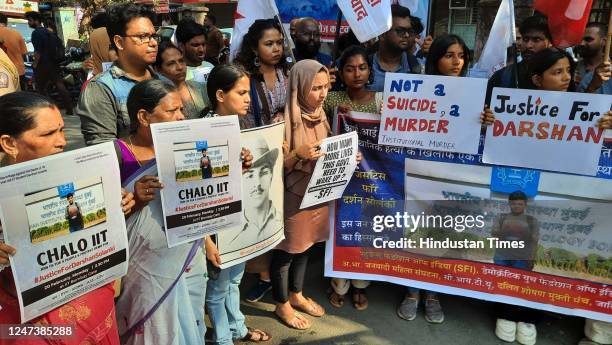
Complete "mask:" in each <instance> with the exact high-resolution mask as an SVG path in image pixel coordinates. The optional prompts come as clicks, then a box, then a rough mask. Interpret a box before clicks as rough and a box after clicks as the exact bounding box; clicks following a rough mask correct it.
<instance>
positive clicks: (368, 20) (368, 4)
mask: <svg viewBox="0 0 612 345" xmlns="http://www.w3.org/2000/svg"><path fill="white" fill-rule="evenodd" d="M338 6H339V7H340V10H342V14H344V17H345V18H346V21H347V22H348V23H349V25H350V27H351V30H352V31H353V32H354V33H355V36H356V37H357V39H358V40H359V42H366V41H368V40H370V39H372V38H374V37H378V36H379V35H382V34H383V33H385V32H387V31H389V29H391V0H338Z"/></svg>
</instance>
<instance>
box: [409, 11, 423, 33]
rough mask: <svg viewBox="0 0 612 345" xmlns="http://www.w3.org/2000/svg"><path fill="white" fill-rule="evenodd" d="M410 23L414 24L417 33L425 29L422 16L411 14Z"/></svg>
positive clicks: (413, 27)
mask: <svg viewBox="0 0 612 345" xmlns="http://www.w3.org/2000/svg"><path fill="white" fill-rule="evenodd" d="M410 25H412V29H413V30H414V32H415V33H416V34H417V35H420V34H421V32H423V30H425V27H424V26H423V22H422V21H421V18H419V17H415V16H410Z"/></svg>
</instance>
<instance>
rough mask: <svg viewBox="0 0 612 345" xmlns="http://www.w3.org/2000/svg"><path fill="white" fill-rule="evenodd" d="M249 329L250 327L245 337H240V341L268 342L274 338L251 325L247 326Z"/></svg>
mask: <svg viewBox="0 0 612 345" xmlns="http://www.w3.org/2000/svg"><path fill="white" fill-rule="evenodd" d="M247 329H248V332H247V334H246V335H245V336H244V338H242V339H240V341H248V342H253V343H260V342H266V341H269V340H270V339H272V336H270V335H269V334H268V333H266V332H264V331H262V330H261V329H257V328H250V327H247Z"/></svg>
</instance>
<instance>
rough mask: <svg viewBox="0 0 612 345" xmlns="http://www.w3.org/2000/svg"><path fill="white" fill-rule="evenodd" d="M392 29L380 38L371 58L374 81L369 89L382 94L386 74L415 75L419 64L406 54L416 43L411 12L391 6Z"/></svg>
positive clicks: (412, 56) (401, 7)
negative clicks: (376, 49)
mask: <svg viewBox="0 0 612 345" xmlns="http://www.w3.org/2000/svg"><path fill="white" fill-rule="evenodd" d="M391 17H392V24H391V29H389V31H387V32H385V33H384V34H382V35H381V36H380V40H379V45H378V51H377V52H376V53H374V55H373V56H371V59H372V71H373V72H374V81H373V82H372V84H370V86H369V87H368V88H369V89H370V90H372V91H377V92H382V91H383V89H384V86H385V73H387V72H391V73H414V72H415V69H416V68H418V66H419V63H418V61H417V59H416V58H415V57H414V55H411V54H408V53H406V51H407V50H409V48H410V46H411V44H413V43H414V39H415V36H416V34H417V33H416V32H415V30H414V28H413V27H412V22H411V20H410V10H409V9H408V8H406V7H403V6H400V5H391Z"/></svg>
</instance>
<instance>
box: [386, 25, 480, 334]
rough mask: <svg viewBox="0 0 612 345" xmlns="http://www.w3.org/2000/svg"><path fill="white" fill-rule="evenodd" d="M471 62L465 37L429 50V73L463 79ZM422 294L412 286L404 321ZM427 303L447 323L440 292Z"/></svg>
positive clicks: (428, 315) (432, 317) (434, 318)
mask: <svg viewBox="0 0 612 345" xmlns="http://www.w3.org/2000/svg"><path fill="white" fill-rule="evenodd" d="M470 60H471V56H470V50H469V49H468V47H467V45H466V44H465V42H464V41H463V39H462V38H461V37H459V36H457V35H443V36H440V37H437V38H436V39H435V40H434V41H433V43H432V44H431V47H430V48H429V52H428V55H427V62H426V64H425V74H429V75H440V76H447V77H463V76H465V75H466V73H467V69H468V65H469V64H470ZM491 115H492V113H491V111H490V110H488V108H486V109H485V111H483V113H482V114H481V117H483V118H485V119H490V116H491ZM420 295H421V293H420V289H417V288H413V287H408V288H407V291H406V295H405V297H404V300H403V301H402V303H401V304H400V305H399V307H398V308H397V315H398V316H399V317H401V318H402V319H404V320H408V321H411V320H414V319H415V318H416V316H417V310H418V306H419V302H420ZM424 304H425V320H427V321H428V322H430V323H442V322H444V312H443V310H442V306H441V305H440V301H439V299H438V294H437V293H436V292H433V291H425V303H424Z"/></svg>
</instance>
